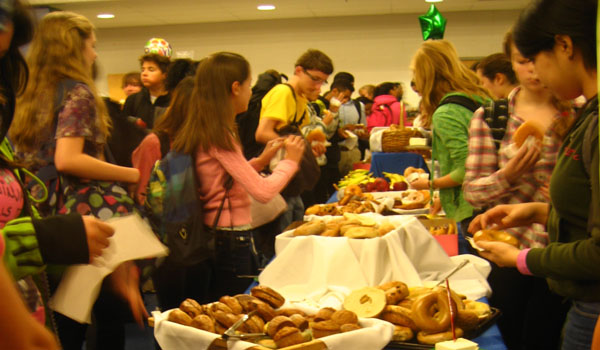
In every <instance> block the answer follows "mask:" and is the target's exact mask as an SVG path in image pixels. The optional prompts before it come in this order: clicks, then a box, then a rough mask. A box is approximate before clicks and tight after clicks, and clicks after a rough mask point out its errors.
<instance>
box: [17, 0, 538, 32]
mask: <svg viewBox="0 0 600 350" xmlns="http://www.w3.org/2000/svg"><path fill="white" fill-rule="evenodd" d="M528 2H529V1H528V0H446V1H444V2H439V3H436V6H437V8H438V9H439V11H440V12H442V13H444V12H455V11H485V10H513V9H522V8H524V7H525V5H526V4H527V3H528ZM29 3H30V4H32V5H34V6H48V7H51V8H54V9H59V10H67V11H74V12H77V13H80V14H82V15H84V16H86V17H88V18H89V19H90V20H91V21H92V22H93V23H94V24H95V25H96V27H97V28H114V27H131V26H151V25H168V24H183V23H206V22H232V21H251V20H268V19H285V18H306V17H313V18H315V17H316V18H318V17H337V16H361V15H389V14H401V13H425V12H427V9H428V8H429V6H430V4H428V3H426V2H425V1H424V0H108V1H107V0H29ZM259 4H273V5H275V6H276V7H277V9H276V10H274V11H258V10H257V9H256V6H257V5H259ZM105 12H108V13H112V14H114V15H115V18H114V19H98V18H96V16H97V15H98V14H99V13H105Z"/></svg>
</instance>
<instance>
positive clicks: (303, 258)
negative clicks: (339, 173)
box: [259, 213, 491, 301]
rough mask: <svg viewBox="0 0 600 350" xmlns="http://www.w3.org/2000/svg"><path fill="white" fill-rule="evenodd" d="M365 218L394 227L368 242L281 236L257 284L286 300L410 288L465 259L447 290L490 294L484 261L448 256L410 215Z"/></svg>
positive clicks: (434, 278)
mask: <svg viewBox="0 0 600 350" xmlns="http://www.w3.org/2000/svg"><path fill="white" fill-rule="evenodd" d="M364 215H367V216H373V217H375V218H377V220H389V221H390V223H393V224H395V225H397V228H396V230H394V231H393V232H390V233H388V234H386V235H385V236H383V237H378V238H371V239H348V238H345V237H321V236H303V237H294V236H293V234H292V231H288V232H284V233H282V234H280V235H278V236H277V238H276V241H275V252H276V258H275V259H274V260H273V261H272V262H271V263H270V264H269V265H268V266H267V267H266V268H265V270H264V271H263V272H262V273H261V274H260V276H259V282H260V284H264V285H266V286H269V287H271V288H274V289H275V290H277V291H279V292H280V293H281V294H282V295H283V296H284V297H286V299H288V300H290V301H301V300H304V299H306V296H307V295H318V296H319V298H321V297H322V296H323V295H325V294H326V293H328V292H329V291H330V287H332V286H335V287H345V288H347V289H349V290H353V289H357V288H360V287H364V286H376V285H379V284H382V283H384V282H388V281H394V280H399V281H403V282H404V283H406V284H408V285H409V286H420V285H427V284H431V282H432V281H438V280H439V279H441V278H442V277H443V276H444V275H445V274H446V273H448V272H449V271H451V270H452V269H453V268H454V267H455V266H456V265H458V263H460V261H462V260H464V259H468V260H470V261H471V262H472V263H470V264H467V265H466V266H465V267H464V268H463V269H462V270H460V271H459V272H457V273H456V274H455V275H454V276H452V277H451V278H450V284H451V288H452V289H454V290H456V291H457V292H459V293H461V294H465V295H467V297H469V298H470V299H478V298H480V297H483V296H489V295H490V294H491V290H490V287H489V285H488V284H487V281H486V278H487V275H488V274H489V271H490V268H489V263H487V262H486V261H485V260H483V259H481V258H479V257H476V256H473V255H469V254H466V255H459V256H456V257H453V258H449V257H448V255H447V254H446V253H445V252H444V250H443V249H442V247H441V246H440V245H439V243H438V242H437V241H436V240H435V239H434V238H433V237H432V236H431V234H430V233H429V232H428V231H427V230H426V229H425V228H424V227H423V225H421V223H420V222H419V221H418V220H417V219H416V218H415V217H413V216H407V215H398V216H387V217H383V216H381V215H379V214H372V213H369V214H364ZM321 218H323V219H324V220H330V219H331V217H321Z"/></svg>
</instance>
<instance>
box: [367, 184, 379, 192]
mask: <svg viewBox="0 0 600 350" xmlns="http://www.w3.org/2000/svg"><path fill="white" fill-rule="evenodd" d="M365 190H366V191H367V192H375V191H377V188H376V186H375V183H374V182H367V185H366V186H365Z"/></svg>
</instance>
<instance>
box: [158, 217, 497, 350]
mask: <svg viewBox="0 0 600 350" xmlns="http://www.w3.org/2000/svg"><path fill="white" fill-rule="evenodd" d="M361 215H363V214H361ZM364 215H370V216H377V215H378V214H364ZM307 219H310V217H307ZM386 219H389V220H392V221H393V223H394V224H395V227H396V228H395V229H394V230H392V231H389V232H388V233H387V234H386V235H384V236H380V237H376V238H372V239H348V238H346V237H321V236H297V237H294V236H293V232H292V231H287V232H284V233H282V234H280V235H278V236H277V240H276V253H277V255H276V258H275V259H274V260H273V261H272V262H271V263H270V264H269V265H268V266H267V267H266V269H265V270H264V271H263V273H261V275H260V276H259V281H260V284H261V285H264V286H271V287H272V288H274V289H276V290H278V291H279V292H281V294H282V295H284V296H285V300H286V304H289V305H290V306H291V307H293V308H298V309H300V310H304V311H307V310H306V309H303V306H304V307H305V308H311V307H312V308H317V307H326V306H330V307H334V308H335V309H340V308H341V303H342V302H344V298H345V296H346V295H348V293H349V292H350V291H351V290H353V289H355V288H358V287H361V286H365V285H377V284H380V283H381V282H384V281H388V280H403V281H406V283H407V284H408V285H411V286H420V285H425V286H432V285H433V284H435V281H437V280H440V279H442V278H443V276H445V274H446V273H447V272H449V271H450V270H451V269H453V268H454V267H455V266H456V265H457V264H458V263H459V262H461V261H462V260H464V259H468V260H469V261H470V262H471V264H467V265H466V267H465V268H464V269H462V270H460V271H458V273H456V274H455V275H453V276H452V277H451V278H450V279H449V280H450V285H451V288H452V289H453V290H455V291H457V292H458V293H461V294H465V295H467V296H468V298H469V299H472V300H473V299H479V297H481V296H484V295H489V286H488V285H487V282H486V280H485V277H486V276H487V273H488V272H489V264H488V263H487V262H485V261H483V260H482V259H480V258H478V257H476V256H472V255H462V256H457V257H453V258H449V257H448V256H446V255H445V254H444V252H443V251H442V250H441V247H440V246H439V245H438V244H437V243H433V242H435V241H434V240H433V238H432V237H431V235H429V232H428V231H427V230H425V228H424V227H423V226H422V225H421V224H420V223H419V222H418V221H417V220H416V218H415V217H413V216H400V215H398V216H395V217H386ZM486 270H487V271H486ZM284 306H285V305H284ZM290 306H288V307H290ZM309 314H310V313H309ZM153 315H154V316H155V319H156V320H158V324H157V325H156V326H155V336H156V339H157V340H159V343H162V344H164V342H165V341H168V342H169V344H171V345H173V344H174V343H170V342H172V341H174V342H176V343H177V345H176V346H175V347H169V346H167V348H177V349H188V348H189V349H190V350H191V349H192V348H194V347H196V348H197V347H198V344H206V342H205V341H204V342H202V343H199V341H200V340H201V339H200V338H202V337H205V336H207V335H208V336H210V337H218V335H215V334H212V333H206V332H204V334H202V336H200V335H199V333H198V332H199V331H198V330H196V329H193V328H190V327H181V326H180V325H177V324H174V323H172V322H164V321H165V317H166V315H167V313H163V314H160V313H154V314H153ZM361 320H363V319H361ZM365 320H371V319H365ZM373 320H374V321H375V322H376V323H373V324H367V323H364V321H361V325H362V326H363V327H365V328H363V329H361V332H362V334H361V335H360V338H359V339H360V340H361V341H362V343H361V344H362V345H360V346H359V347H355V346H350V345H347V344H343V345H341V344H335V343H330V341H331V342H333V341H334V340H335V339H334V338H333V337H332V338H331V339H329V338H323V342H324V343H325V344H327V348H330V349H334V348H344V349H357V350H358V349H361V350H362V349H369V348H373V349H381V348H385V349H390V350H391V349H424V347H423V346H422V345H415V347H412V344H410V343H402V342H390V343H389V344H388V341H389V339H390V338H389V337H390V334H391V333H389V332H390V330H389V328H388V327H387V326H386V324H387V323H384V324H382V323H377V322H380V321H378V320H376V319H373ZM487 326H488V325H486V327H487ZM482 332H483V333H480V332H477V333H473V335H472V336H473V337H474V336H475V334H477V338H475V340H476V341H477V342H478V343H479V345H480V347H481V348H482V349H487V350H490V349H498V350H500V349H506V347H505V346H504V344H503V343H502V340H501V336H500V334H499V332H498V330H497V327H496V326H495V325H493V324H492V325H491V327H490V328H489V329H487V330H485V331H483V330H482ZM353 335H355V336H358V335H359V334H358V333H355V334H353ZM369 338H370V340H369ZM376 339H377V341H376ZM209 340H210V339H209ZM325 340H327V341H325ZM339 340H340V341H344V342H347V341H348V340H349V338H347V336H345V335H340V336H339ZM381 341H384V342H383V343H381ZM365 342H366V343H365ZM377 342H379V343H381V344H378V345H375V344H376V343H377ZM334 344H335V345H334ZM356 344H358V341H357V342H354V340H353V341H352V342H351V345H356ZM366 344H368V345H366ZM386 344H387V345H386ZM337 345H340V346H341V347H336V346H337ZM248 346H252V345H244V344H242V343H240V342H235V344H228V347H229V348H230V349H248ZM202 348H204V347H202ZM211 348H212V347H211ZM309 348H310V347H308V348H307V349H309ZM425 348H428V347H425ZM311 349H312V348H311ZM319 349H320V350H321V349H325V347H323V346H321V347H319Z"/></svg>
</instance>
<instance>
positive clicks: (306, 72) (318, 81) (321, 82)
mask: <svg viewBox="0 0 600 350" xmlns="http://www.w3.org/2000/svg"><path fill="white" fill-rule="evenodd" d="M302 71H303V72H304V74H306V75H308V77H309V78H310V79H311V80H312V81H313V82H314V83H317V84H320V85H327V80H325V79H321V78H319V77H315V76H314V75H312V74H310V73H309V72H308V71H307V70H306V68H304V67H302Z"/></svg>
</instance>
